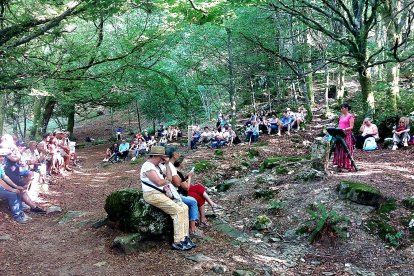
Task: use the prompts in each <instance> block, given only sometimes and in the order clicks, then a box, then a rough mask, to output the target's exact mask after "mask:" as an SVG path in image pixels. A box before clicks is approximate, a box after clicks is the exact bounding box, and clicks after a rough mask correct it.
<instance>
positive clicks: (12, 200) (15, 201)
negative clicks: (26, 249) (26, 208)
mask: <svg viewBox="0 0 414 276" xmlns="http://www.w3.org/2000/svg"><path fill="white" fill-rule="evenodd" d="M0 198H5V199H7V201H8V202H9V207H10V211H11V212H12V215H13V218H17V217H19V216H21V215H22V214H23V211H22V210H23V206H22V200H21V198H20V196H19V195H18V194H17V193H13V192H10V191H7V190H6V189H4V188H3V187H0ZM196 204H197V203H196ZM196 206H197V205H196Z"/></svg>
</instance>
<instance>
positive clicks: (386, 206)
mask: <svg viewBox="0 0 414 276" xmlns="http://www.w3.org/2000/svg"><path fill="white" fill-rule="evenodd" d="M396 209H397V201H396V200H395V198H389V199H387V200H386V201H385V202H384V203H382V204H381V205H380V207H379V208H378V210H377V212H378V213H379V214H383V215H388V214H389V213H390V212H392V211H394V210H396Z"/></svg>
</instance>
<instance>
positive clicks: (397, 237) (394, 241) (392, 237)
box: [385, 231, 403, 248]
mask: <svg viewBox="0 0 414 276" xmlns="http://www.w3.org/2000/svg"><path fill="white" fill-rule="evenodd" d="M402 238H403V232H401V231H399V232H397V233H395V234H387V235H385V240H386V241H388V243H389V244H390V245H391V246H392V247H395V248H398V247H400V246H401V242H402Z"/></svg>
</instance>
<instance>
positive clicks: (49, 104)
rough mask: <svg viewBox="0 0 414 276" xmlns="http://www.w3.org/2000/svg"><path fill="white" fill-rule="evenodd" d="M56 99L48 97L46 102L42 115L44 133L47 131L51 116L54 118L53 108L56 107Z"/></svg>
mask: <svg viewBox="0 0 414 276" xmlns="http://www.w3.org/2000/svg"><path fill="white" fill-rule="evenodd" d="M55 104H56V99H55V98H54V97H50V96H49V97H46V99H45V104H44V111H43V117H42V133H41V134H42V135H43V134H45V133H46V132H47V126H48V125H49V121H50V118H52V114H53V110H54V109H55Z"/></svg>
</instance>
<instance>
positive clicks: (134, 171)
mask: <svg viewBox="0 0 414 276" xmlns="http://www.w3.org/2000/svg"><path fill="white" fill-rule="evenodd" d="M125 172H126V173H136V172H137V170H129V171H125Z"/></svg>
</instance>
